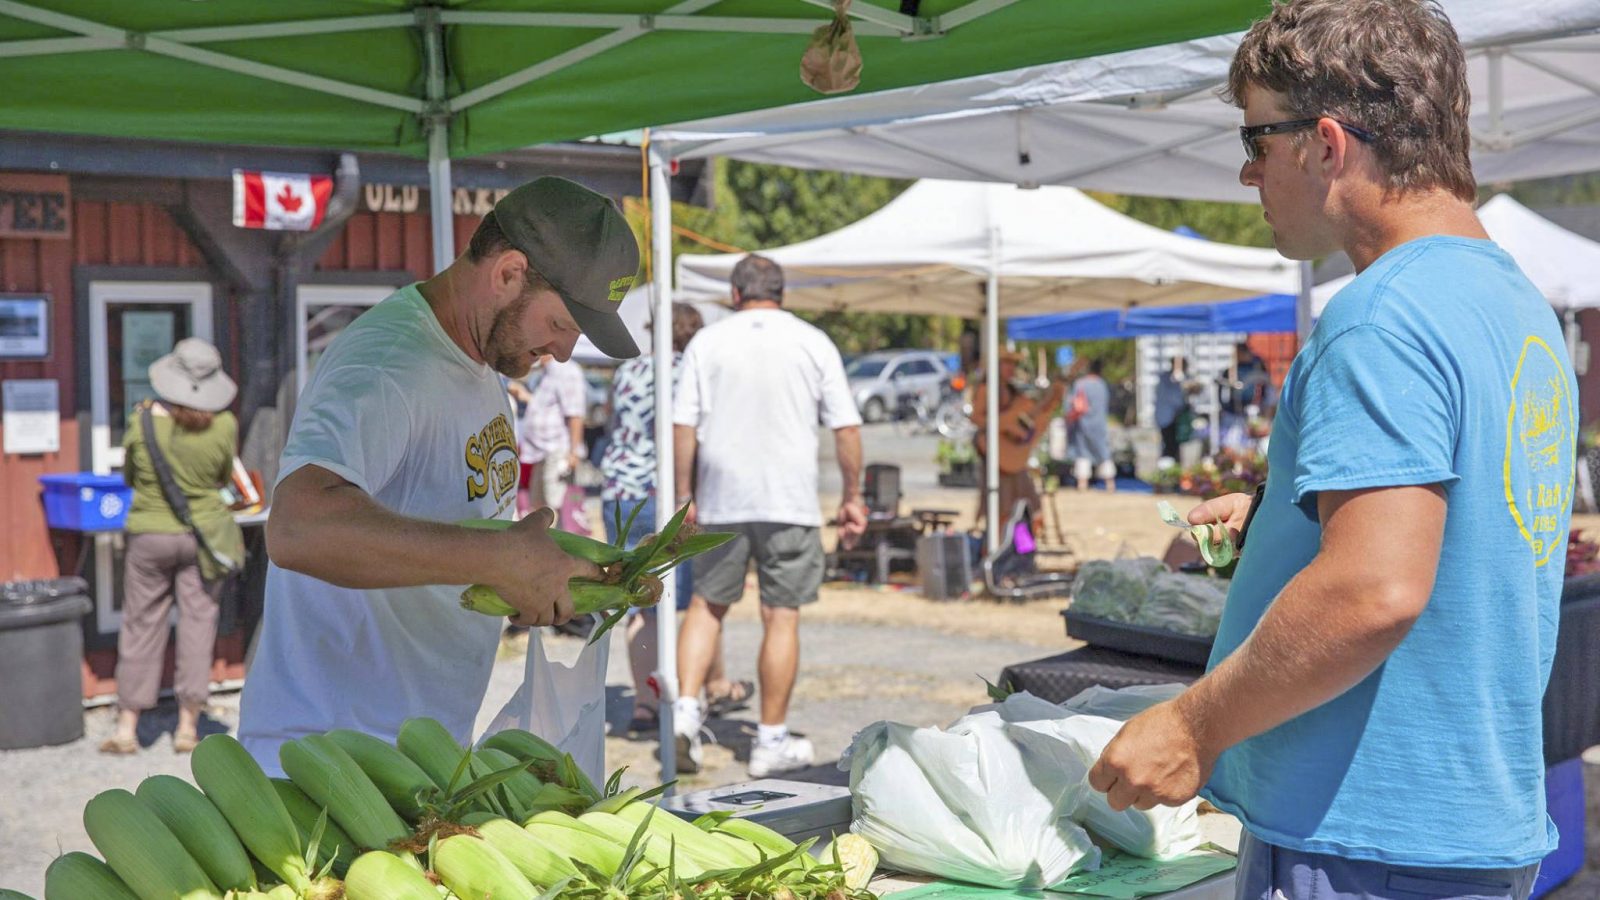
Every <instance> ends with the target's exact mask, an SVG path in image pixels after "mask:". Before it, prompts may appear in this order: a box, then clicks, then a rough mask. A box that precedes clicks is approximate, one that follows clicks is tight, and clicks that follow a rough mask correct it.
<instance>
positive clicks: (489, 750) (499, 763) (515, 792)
mask: <svg viewBox="0 0 1600 900" xmlns="http://www.w3.org/2000/svg"><path fill="white" fill-rule="evenodd" d="M476 755H477V758H478V759H481V760H483V762H484V763H485V764H486V765H487V766H488V767H489V769H490V770H492V771H502V770H504V769H507V768H510V767H512V766H517V765H522V766H526V765H527V764H526V763H521V762H519V761H518V760H517V759H515V758H514V757H512V755H511V754H509V753H506V752H504V751H501V750H496V749H494V748H493V747H484V748H482V749H480V750H478V752H477V754H476ZM542 787H544V785H543V784H542V783H541V782H540V781H539V779H537V778H535V777H534V776H533V774H532V773H530V772H528V771H527V770H526V769H524V770H523V771H521V772H518V773H517V774H515V775H513V776H511V777H510V778H508V779H506V780H505V781H503V782H501V784H500V787H499V789H498V790H499V792H500V797H501V799H502V800H504V801H505V805H506V813H507V815H508V816H509V817H511V818H526V817H528V816H531V815H533V812H534V811H533V809H532V808H531V807H532V806H533V803H534V801H535V799H537V798H538V797H539V794H540V789H541V788H542Z"/></svg>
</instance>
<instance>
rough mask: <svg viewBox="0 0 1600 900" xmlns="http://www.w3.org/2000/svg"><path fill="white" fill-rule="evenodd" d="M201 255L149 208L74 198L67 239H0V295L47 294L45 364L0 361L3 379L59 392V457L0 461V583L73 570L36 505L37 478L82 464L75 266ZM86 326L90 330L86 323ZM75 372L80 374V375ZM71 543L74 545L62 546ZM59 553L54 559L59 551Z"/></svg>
mask: <svg viewBox="0 0 1600 900" xmlns="http://www.w3.org/2000/svg"><path fill="white" fill-rule="evenodd" d="M201 264H202V261H201V257H200V253H199V251H198V250H197V249H196V248H195V246H194V245H193V244H192V243H191V242H190V241H189V239H188V238H187V237H186V236H185V235H184V234H183V232H181V231H180V230H179V229H178V227H177V225H176V224H175V223H174V222H173V221H172V217H171V216H170V215H168V213H167V212H166V210H165V209H163V208H161V207H160V206H157V205H155V204H149V203H113V202H101V201H95V200H85V199H75V200H74V201H73V204H72V235H71V237H70V238H67V239H55V240H37V239H20V238H3V239H0V290H3V291H6V292H22V293H47V294H49V295H50V329H51V335H50V337H51V355H50V358H49V359H46V360H42V361H37V362H34V361H8V362H0V379H9V378H53V379H55V380H56V381H57V382H58V383H59V384H60V390H61V450H60V451H59V452H57V453H49V454H42V455H29V456H14V455H11V456H4V457H0V512H3V515H4V525H3V526H0V581H12V580H17V579H25V578H47V577H52V576H55V575H58V574H61V572H60V564H59V563H58V558H60V559H65V560H67V561H68V563H69V564H70V560H71V559H72V554H73V553H75V552H76V542H75V541H72V540H71V538H70V537H61V536H58V540H60V541H62V542H63V546H62V547H60V548H56V547H53V546H52V544H51V535H50V532H49V531H48V529H46V527H45V522H44V509H43V507H42V506H41V505H40V502H39V480H38V479H39V476H40V475H43V474H46V473H50V472H75V471H78V470H79V469H80V468H81V466H80V463H79V441H80V436H79V434H78V420H77V409H76V408H77V390H78V379H79V378H80V377H87V372H88V368H89V364H88V360H79V359H77V357H76V354H75V353H74V342H75V335H76V334H77V331H76V329H77V328H78V323H77V322H76V321H75V318H74V315H73V311H74V297H73V293H72V272H73V266H74V265H115V266H169V267H170V266H184V267H189V266H199V265H201ZM84 327H87V323H85V325H84ZM80 371H81V372H82V373H83V374H82V375H81V376H80ZM67 543H70V544H71V546H66V544H67ZM58 549H59V550H60V556H59V557H58V553H57V550H58Z"/></svg>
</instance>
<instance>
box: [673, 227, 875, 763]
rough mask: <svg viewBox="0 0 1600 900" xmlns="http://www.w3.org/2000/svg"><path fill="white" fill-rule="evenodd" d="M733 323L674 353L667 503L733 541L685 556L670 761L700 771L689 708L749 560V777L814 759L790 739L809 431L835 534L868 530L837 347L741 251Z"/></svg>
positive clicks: (812, 590) (775, 274)
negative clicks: (824, 442) (756, 690)
mask: <svg viewBox="0 0 1600 900" xmlns="http://www.w3.org/2000/svg"><path fill="white" fill-rule="evenodd" d="M731 280H732V290H733V304H734V308H735V309H736V310H738V313H737V314H736V315H733V316H730V317H728V318H726V319H724V320H722V321H721V322H718V323H716V324H714V325H711V326H710V327H707V328H705V329H704V330H702V331H701V332H700V333H699V334H698V335H696V336H695V338H694V340H693V341H690V343H689V346H688V349H687V350H686V351H685V352H684V355H683V374H682V376H681V380H680V382H679V384H678V388H677V395H676V399H675V401H674V403H673V426H674V427H673V434H674V439H675V442H676V456H675V459H676V460H677V465H676V476H677V495H678V505H682V504H683V503H685V502H689V501H692V502H693V503H694V504H695V509H694V515H695V517H696V520H697V521H698V522H699V523H700V526H701V528H702V529H703V530H705V531H717V532H733V533H735V534H737V535H738V537H737V538H735V539H734V540H732V541H729V542H728V543H726V544H724V545H722V546H721V547H719V548H717V549H716V550H714V551H712V552H710V553H707V554H706V555H705V556H703V557H701V558H700V559H698V560H696V561H695V593H694V598H693V600H692V601H691V602H690V605H689V610H688V612H687V614H686V615H685V617H684V621H683V628H682V631H681V632H680V634H679V637H678V683H679V692H680V695H681V696H680V697H679V699H678V701H677V705H676V709H675V711H676V715H675V730H676V732H677V743H678V760H679V767H680V768H681V769H683V770H684V771H688V772H694V771H698V770H699V768H700V761H701V752H700V729H701V726H702V725H703V724H704V722H705V705H704V703H702V702H701V700H700V692H701V689H702V688H703V687H704V686H705V680H706V674H707V672H708V670H709V669H710V666H711V663H712V660H713V658H714V657H715V655H716V649H717V647H718V646H719V645H720V642H721V638H722V619H723V617H724V616H725V615H727V612H728V608H729V607H730V606H731V605H732V604H733V603H734V602H735V601H737V600H738V599H739V598H740V596H741V595H742V594H743V593H744V582H745V573H746V571H747V570H748V568H749V565H750V563H751V562H752V561H754V562H755V565H756V576H757V580H758V583H759V585H760V595H761V624H762V628H763V638H762V641H761V655H760V663H759V670H760V681H761V723H760V728H759V733H758V736H757V739H756V745H755V747H754V748H752V749H751V752H750V775H751V777H754V778H763V777H766V776H768V775H773V774H777V773H779V772H786V771H790V770H793V769H800V768H804V767H806V766H809V765H811V762H812V756H813V751H812V747H811V742H810V741H809V740H806V739H805V738H802V737H797V736H795V735H792V734H790V733H789V728H788V721H787V720H788V713H789V698H790V695H791V694H792V693H793V692H794V682H795V677H796V675H797V673H798V672H799V669H800V607H802V606H804V605H805V604H807V603H812V602H814V601H815V600H816V599H817V591H818V589H819V588H820V587H821V586H822V575H823V566H824V563H823V552H822V539H821V534H820V527H821V525H822V516H821V511H820V510H819V509H818V508H817V423H818V422H819V421H820V422H821V423H822V424H823V425H825V426H827V427H828V428H830V429H832V430H833V434H834V441H835V445H836V448H837V455H838V459H839V472H840V475H841V477H842V484H843V495H842V496H841V498H840V501H839V514H838V522H839V532H840V538H841V540H842V541H843V542H844V543H845V544H846V545H850V544H853V543H854V542H855V540H856V539H857V538H859V537H860V536H861V533H862V532H863V531H865V530H866V523H867V509H866V506H865V505H864V504H863V503H862V500H861V417H860V414H859V413H858V412H857V411H856V405H855V400H854V399H853V398H852V397H851V396H850V390H849V387H848V383H847V381H846V379H845V374H844V364H843V363H842V362H841V361H840V359H839V351H838V349H837V348H836V347H834V345H833V342H832V341H830V340H829V339H828V336H827V335H825V334H823V333H822V331H821V330H819V329H817V328H815V327H813V326H811V325H809V324H807V323H805V322H803V321H801V320H800V319H799V318H797V317H796V316H795V315H794V314H793V313H789V312H786V311H784V310H783V308H782V305H783V270H782V269H780V268H779V267H778V265H777V264H776V263H774V262H772V261H771V260H769V259H766V258H764V257H760V256H754V255H752V256H747V257H745V258H744V259H742V260H740V261H739V264H738V265H737V266H735V267H734V269H733V274H732V279H731Z"/></svg>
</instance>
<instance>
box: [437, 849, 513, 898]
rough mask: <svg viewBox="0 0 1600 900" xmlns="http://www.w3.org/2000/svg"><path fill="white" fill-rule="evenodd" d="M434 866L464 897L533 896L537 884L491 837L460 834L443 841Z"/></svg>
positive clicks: (451, 890)
mask: <svg viewBox="0 0 1600 900" xmlns="http://www.w3.org/2000/svg"><path fill="white" fill-rule="evenodd" d="M433 869H434V871H435V872H436V873H438V875H439V880H440V881H443V882H444V884H445V886H446V887H448V888H449V889H450V892H451V893H453V894H455V895H456V896H457V897H459V898H461V900H533V897H534V894H536V893H537V891H535V890H534V887H533V884H532V883H531V882H529V881H528V879H527V878H526V877H524V876H523V874H522V873H521V872H519V871H518V870H517V867H516V866H514V865H512V864H511V861H510V860H509V859H506V857H505V854H503V853H501V852H500V851H498V850H496V849H495V848H494V847H493V846H491V845H490V844H489V842H488V841H485V840H483V839H482V838H476V837H472V836H471V835H466V834H458V835H456V836H454V837H448V838H445V839H444V840H442V841H440V842H439V844H438V846H437V847H436V848H435V849H434V852H433Z"/></svg>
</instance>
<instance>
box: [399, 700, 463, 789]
mask: <svg viewBox="0 0 1600 900" xmlns="http://www.w3.org/2000/svg"><path fill="white" fill-rule="evenodd" d="M396 744H397V745H398V746H399V748H400V752H401V753H404V754H405V755H406V757H407V758H408V759H410V760H411V761H412V762H414V763H416V764H417V767H418V768H420V769H422V771H424V772H426V773H427V775H428V777H429V778H430V779H432V781H433V783H434V784H436V785H438V786H439V787H440V788H441V789H448V788H450V787H452V785H451V784H450V780H451V779H452V778H454V777H455V774H456V767H457V766H459V765H460V764H461V757H462V755H464V754H465V753H466V752H467V751H466V750H465V749H463V748H462V746H461V745H460V744H458V743H456V739H455V738H453V737H451V736H450V732H448V731H446V730H445V727H444V726H443V725H440V724H439V723H438V722H437V721H436V720H434V719H429V718H425V717H418V718H415V719H407V720H405V721H404V722H402V723H401V724H400V734H399V737H398V739H397V740H396ZM454 787H456V788H458V789H459V788H461V787H462V785H460V784H457V785H454Z"/></svg>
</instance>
